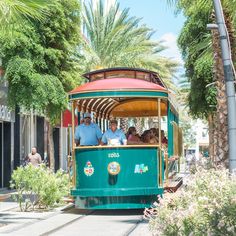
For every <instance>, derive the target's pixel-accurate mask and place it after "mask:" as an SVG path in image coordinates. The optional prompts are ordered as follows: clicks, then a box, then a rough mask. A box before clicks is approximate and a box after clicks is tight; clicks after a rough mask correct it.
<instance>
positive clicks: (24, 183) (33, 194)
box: [11, 164, 69, 211]
mask: <svg viewBox="0 0 236 236" xmlns="http://www.w3.org/2000/svg"><path fill="white" fill-rule="evenodd" d="M11 188H15V189H16V190H17V192H18V194H16V195H15V196H14V197H15V199H16V200H17V202H18V203H19V207H20V209H21V211H27V210H28V209H29V208H32V209H33V210H34V208H35V207H38V208H49V207H53V206H55V205H56V204H57V203H59V202H60V201H61V200H62V197H64V196H66V195H68V192H69V179H68V176H67V175H66V174H64V173H63V171H62V170H59V171H57V173H53V172H52V171H51V170H50V169H49V168H47V167H46V166H45V165H40V166H39V167H34V166H32V165H31V164H29V165H27V166H26V167H22V166H21V167H18V168H17V169H16V170H14V172H13V173H12V180H11Z"/></svg>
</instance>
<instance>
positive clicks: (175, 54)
mask: <svg viewBox="0 0 236 236" xmlns="http://www.w3.org/2000/svg"><path fill="white" fill-rule="evenodd" d="M160 40H162V41H163V45H164V46H166V47H167V49H165V50H164V51H163V52H162V53H161V55H162V56H165V57H168V58H173V59H175V60H177V61H178V62H180V63H181V64H183V60H182V58H181V54H180V51H179V48H178V46H177V35H175V34H173V33H171V32H170V33H166V34H163V35H162V36H161V38H160Z"/></svg>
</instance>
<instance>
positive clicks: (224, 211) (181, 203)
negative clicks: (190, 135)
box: [145, 168, 236, 236]
mask: <svg viewBox="0 0 236 236" xmlns="http://www.w3.org/2000/svg"><path fill="white" fill-rule="evenodd" d="M145 213H146V214H145V215H146V216H148V217H149V219H150V221H149V226H150V230H151V231H152V233H153V235H158V236H159V235H166V236H172V235H173V236H176V235H188V236H191V235H194V236H203V235H216V236H221V235H232V236H233V235H236V176H235V175H232V176H230V175H229V173H228V171H227V170H225V169H213V168H212V169H208V170H206V169H203V168H200V169H199V168H198V169H197V170H196V172H195V174H194V175H191V176H190V178H189V180H188V182H187V185H186V186H185V187H183V188H182V189H181V190H179V191H178V192H177V193H175V194H172V195H171V194H168V195H167V196H164V198H163V199H161V198H160V199H159V203H157V204H156V206H154V207H153V208H152V209H146V212H145Z"/></svg>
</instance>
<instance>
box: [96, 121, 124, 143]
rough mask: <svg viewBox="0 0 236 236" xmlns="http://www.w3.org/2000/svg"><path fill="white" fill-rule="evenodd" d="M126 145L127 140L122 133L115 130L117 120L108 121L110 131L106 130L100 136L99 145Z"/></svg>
mask: <svg viewBox="0 0 236 236" xmlns="http://www.w3.org/2000/svg"><path fill="white" fill-rule="evenodd" d="M105 144H107V145H110V146H116V145H121V144H123V145H126V144H127V138H126V136H125V134H124V132H123V131H122V130H120V129H117V120H111V121H110V129H108V130H107V131H106V132H105V133H104V134H103V136H102V141H101V145H105Z"/></svg>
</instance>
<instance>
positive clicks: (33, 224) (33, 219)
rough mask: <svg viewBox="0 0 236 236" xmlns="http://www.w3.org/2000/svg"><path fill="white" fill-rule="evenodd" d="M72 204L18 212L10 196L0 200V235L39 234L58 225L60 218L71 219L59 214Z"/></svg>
mask: <svg viewBox="0 0 236 236" xmlns="http://www.w3.org/2000/svg"><path fill="white" fill-rule="evenodd" d="M13 193H15V192H12V191H7V190H6V191H5V192H3V191H0V194H10V195H11V194H13ZM72 205H73V204H71V203H70V204H67V205H66V206H62V207H58V208H55V209H52V210H50V211H44V212H20V211H19V209H18V204H17V203H16V202H14V201H13V199H12V198H7V199H5V200H4V201H1V202H0V235H17V236H18V235H25V236H26V235H41V234H43V233H44V232H48V231H50V230H53V229H55V228H56V227H58V226H59V225H60V224H61V222H62V219H63V220H64V221H65V220H66V221H67V220H68V221H71V220H73V219H71V217H72V218H73V217H78V215H77V216H75V215H72V216H71V217H70V216H69V215H68V214H63V215H62V214H61V213H63V211H64V210H65V209H66V208H69V207H71V206H72ZM60 219H61V220H60Z"/></svg>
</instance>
